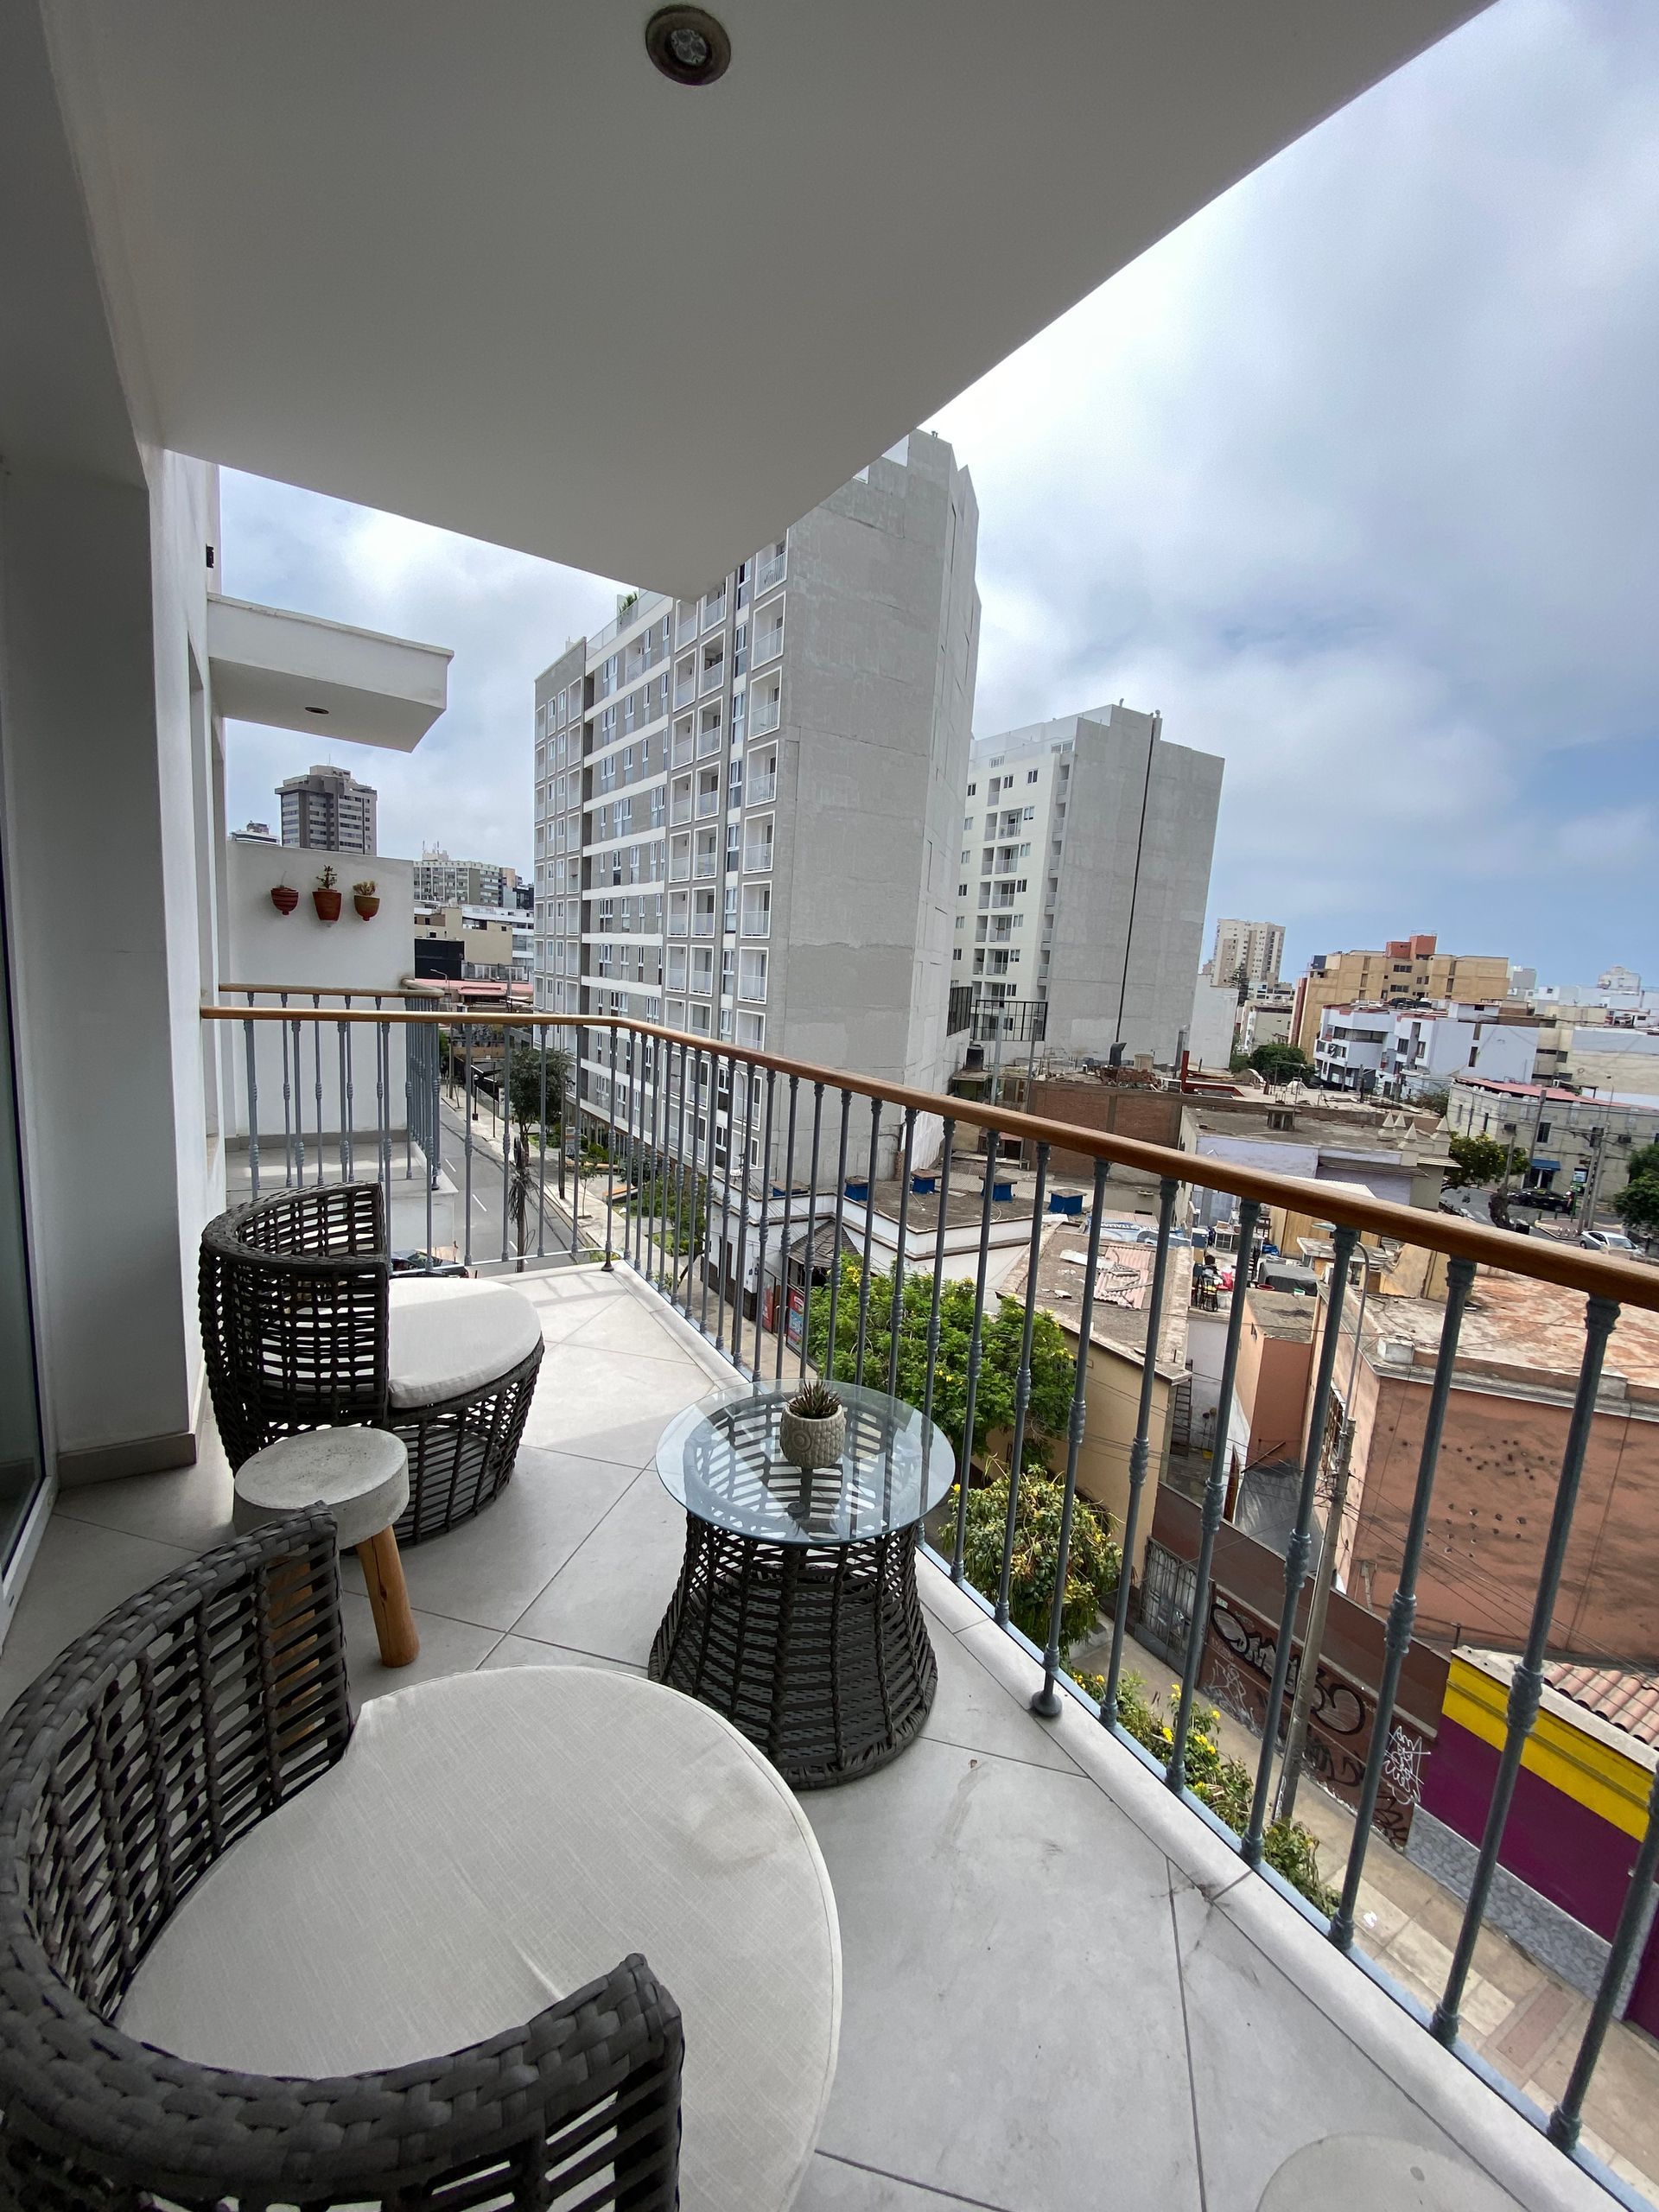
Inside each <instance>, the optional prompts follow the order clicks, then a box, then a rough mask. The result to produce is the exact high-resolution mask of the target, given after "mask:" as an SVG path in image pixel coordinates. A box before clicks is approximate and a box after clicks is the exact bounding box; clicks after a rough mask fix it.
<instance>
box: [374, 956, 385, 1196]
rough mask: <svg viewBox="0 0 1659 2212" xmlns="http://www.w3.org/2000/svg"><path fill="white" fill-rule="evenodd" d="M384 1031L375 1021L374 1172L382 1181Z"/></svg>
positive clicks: (379, 1023)
mask: <svg viewBox="0 0 1659 2212" xmlns="http://www.w3.org/2000/svg"><path fill="white" fill-rule="evenodd" d="M375 1003H376V1005H377V1006H378V1004H379V1001H378V999H377V1000H376V1001H375ZM384 1041H385V1022H383V1021H377V1022H376V1023H375V1025H374V1172H375V1174H376V1176H377V1177H378V1178H379V1179H381V1180H382V1181H384V1180H385V1177H384V1176H382V1175H381V1167H380V1161H381V1154H382V1152H383V1151H384V1149H385V1140H384V1137H383V1135H382V1132H383V1131H384V1129H385V1125H386V1080H385V1065H384V1059H383V1055H382V1051H381V1047H382V1045H383V1043H384Z"/></svg>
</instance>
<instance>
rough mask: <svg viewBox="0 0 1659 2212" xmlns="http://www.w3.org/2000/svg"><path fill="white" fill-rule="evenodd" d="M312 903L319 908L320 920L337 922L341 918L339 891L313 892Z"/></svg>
mask: <svg viewBox="0 0 1659 2212" xmlns="http://www.w3.org/2000/svg"><path fill="white" fill-rule="evenodd" d="M311 904H312V905H313V906H315V908H316V910H317V919H318V920H319V921H320V922H337V921H338V920H339V919H340V893H339V892H338V891H314V892H313V893H311Z"/></svg>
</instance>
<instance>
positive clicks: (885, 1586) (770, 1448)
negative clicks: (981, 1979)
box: [651, 1383, 957, 1789]
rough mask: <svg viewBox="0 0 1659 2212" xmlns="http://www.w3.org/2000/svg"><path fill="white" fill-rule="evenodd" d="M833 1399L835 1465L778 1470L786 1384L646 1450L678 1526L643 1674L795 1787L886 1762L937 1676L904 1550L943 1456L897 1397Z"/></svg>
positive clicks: (952, 1460) (933, 1498)
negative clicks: (753, 1749)
mask: <svg viewBox="0 0 1659 2212" xmlns="http://www.w3.org/2000/svg"><path fill="white" fill-rule="evenodd" d="M793 1395H794V1389H793V1388H790V1389H772V1390H768V1389H764V1388H758V1387H757V1388H753V1389H747V1388H746V1389H739V1390H729V1391H726V1392H723V1393H721V1395H718V1396H715V1397H712V1398H704V1399H703V1400H702V1401H701V1402H699V1403H698V1404H696V1405H694V1406H689V1407H688V1408H686V1410H685V1411H684V1412H683V1414H679V1415H678V1416H677V1419H675V1420H674V1421H671V1423H670V1425H669V1427H668V1428H667V1429H666V1430H665V1432H664V1435H663V1439H662V1441H661V1443H659V1444H658V1447H657V1471H658V1474H659V1475H660V1476H661V1478H662V1480H663V1484H664V1487H665V1488H666V1490H667V1491H668V1493H669V1495H670V1496H671V1497H672V1498H674V1499H675V1500H676V1501H677V1503H679V1504H681V1505H683V1507H684V1508H685V1513H686V1528H685V1560H684V1564H683V1567H682V1568H681V1570H680V1580H679V1586H678V1587H677V1589H676V1591H675V1592H674V1596H673V1598H672V1599H671V1602H670V1604H669V1608H668V1611H667V1612H666V1613H665V1614H664V1616H663V1624H662V1626H661V1627H660V1628H659V1629H658V1631H657V1639H656V1642H655V1643H653V1644H652V1651H651V1674H652V1680H653V1681H660V1682H667V1683H669V1684H671V1686H672V1687H673V1688H675V1689H679V1690H683V1691H685V1692H686V1693H687V1694H688V1695H690V1696H691V1697H695V1698H700V1699H701V1700H702V1702H703V1703H704V1704H705V1705H710V1706H712V1707H714V1708H715V1711H716V1712H717V1713H723V1714H724V1715H725V1716H726V1718H727V1719H728V1720H729V1721H731V1722H732V1723H733V1725H734V1726H735V1727H737V1728H739V1729H741V1731H742V1732H743V1734H744V1735H746V1736H747V1738H749V1740H750V1742H751V1743H753V1744H757V1745H759V1746H760V1749H761V1750H762V1751H765V1753H766V1756H767V1758H769V1759H770V1760H771V1761H772V1764H773V1765H774V1766H775V1767H776V1768H777V1769H778V1770H779V1773H780V1774H782V1775H783V1777H785V1780H786V1781H787V1782H789V1783H791V1784H792V1786H793V1787H794V1788H795V1789H824V1788H827V1787H829V1785H830V1784H832V1783H839V1782H850V1781H852V1780H854V1779H855V1777H857V1776H859V1775H861V1774H868V1773H870V1772H871V1771H873V1770H874V1769H875V1768H876V1767H879V1766H883V1765H885V1764H887V1761H888V1760H889V1759H892V1758H897V1757H898V1755H899V1752H900V1751H903V1750H904V1748H905V1746H906V1744H908V1743H909V1742H910V1740H911V1738H912V1737H913V1736H914V1735H915V1734H916V1732H917V1731H918V1729H919V1728H920V1727H921V1726H922V1723H923V1722H924V1721H925V1719H926V1718H927V1715H928V1710H929V1708H930V1707H931V1705H932V1702H933V1693H934V1690H935V1688H937V1686H938V1666H937V1663H936V1662H935V1660H934V1657H933V1650H932V1646H931V1644H930V1643H929V1642H928V1640H927V1627H926V1623H925V1619H924V1618H923V1613H922V1606H921V1600H920V1599H918V1596H917V1594H916V1540H917V1536H918V1534H919V1532H920V1529H921V1523H922V1519H923V1516H924V1515H925V1514H926V1513H928V1512H930V1511H931V1509H932V1508H933V1507H934V1506H936V1505H937V1504H938V1503H939V1501H940V1500H941V1499H942V1498H943V1497H944V1495H945V1493H946V1491H949V1489H950V1485H951V1484H952V1483H953V1482H954V1481H955V1479H956V1472H957V1462H956V1455H955V1453H954V1452H952V1451H951V1449H950V1444H949V1443H948V1442H947V1441H946V1440H945V1438H944V1435H943V1433H941V1432H940V1431H939V1430H938V1428H936V1427H934V1426H933V1424H932V1423H931V1421H923V1419H922V1417H921V1415H920V1414H919V1413H918V1412H917V1410H916V1408H914V1407H913V1406H909V1405H906V1403H905V1402H904V1401H903V1400H902V1399H900V1398H890V1397H888V1396H887V1394H886V1393H885V1392H884V1391H880V1390H871V1389H858V1388H855V1387H854V1385H853V1384H851V1383H836V1395H837V1396H838V1397H839V1398H840V1399H841V1402H842V1405H843V1406H844V1407H845V1408H846V1409H847V1444H846V1448H845V1450H844V1451H843V1452H842V1456H841V1460H840V1464H839V1465H836V1466H833V1467H821V1468H818V1469H816V1470H814V1471H811V1472H803V1471H802V1470H801V1469H800V1468H798V1467H796V1466H793V1465H791V1464H790V1462H789V1461H788V1460H786V1459H785V1458H784V1455H783V1452H782V1451H781V1450H780V1449H779V1419H780V1416H781V1414H782V1413H783V1409H784V1408H785V1406H786V1405H787V1404H788V1403H789V1401H790V1399H791V1397H792V1396H793Z"/></svg>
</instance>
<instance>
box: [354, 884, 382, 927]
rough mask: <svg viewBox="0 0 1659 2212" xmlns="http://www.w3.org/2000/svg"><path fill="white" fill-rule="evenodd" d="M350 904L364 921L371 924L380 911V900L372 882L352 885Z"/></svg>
mask: <svg viewBox="0 0 1659 2212" xmlns="http://www.w3.org/2000/svg"><path fill="white" fill-rule="evenodd" d="M352 904H353V906H355V907H356V909H357V911H358V913H359V916H360V917H361V918H362V919H363V920H364V921H365V922H372V920H373V919H374V918H375V916H376V915H377V914H378V912H379V911H380V899H379V895H378V893H377V892H376V890H375V887H374V885H373V883H372V881H371V882H368V883H354V884H353V886H352Z"/></svg>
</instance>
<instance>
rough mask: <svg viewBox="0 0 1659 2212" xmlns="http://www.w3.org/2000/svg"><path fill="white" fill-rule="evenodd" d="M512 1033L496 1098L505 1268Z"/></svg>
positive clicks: (506, 1037) (504, 1032) (507, 1035)
mask: <svg viewBox="0 0 1659 2212" xmlns="http://www.w3.org/2000/svg"><path fill="white" fill-rule="evenodd" d="M495 1099H496V1105H497V1107H498V1108H499V1111H500V1116H501V1260H502V1264H503V1265H504V1266H505V1263H506V1262H507V1260H508V1259H509V1258H510V1257H511V1254H510V1253H509V1250H508V1244H509V1241H510V1237H509V1231H510V1228H511V1223H512V1030H511V1029H509V1028H508V1027H506V1026H505V1024H503V1026H502V1029H501V1058H500V1060H499V1064H498V1065H497V1067H496V1071H495Z"/></svg>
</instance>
